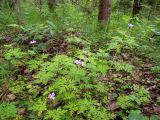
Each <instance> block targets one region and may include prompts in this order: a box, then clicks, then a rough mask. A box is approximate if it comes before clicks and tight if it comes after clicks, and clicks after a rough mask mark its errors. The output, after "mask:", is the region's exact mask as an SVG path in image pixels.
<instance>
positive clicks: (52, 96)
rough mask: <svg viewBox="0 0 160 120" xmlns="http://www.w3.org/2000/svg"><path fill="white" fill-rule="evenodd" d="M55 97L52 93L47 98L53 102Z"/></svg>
mask: <svg viewBox="0 0 160 120" xmlns="http://www.w3.org/2000/svg"><path fill="white" fill-rule="evenodd" d="M55 96H56V95H55V93H54V92H52V93H50V94H49V96H48V98H49V99H51V100H54V99H55Z"/></svg>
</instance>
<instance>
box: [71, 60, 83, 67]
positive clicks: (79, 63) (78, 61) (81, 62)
mask: <svg viewBox="0 0 160 120" xmlns="http://www.w3.org/2000/svg"><path fill="white" fill-rule="evenodd" d="M74 63H75V64H76V65H80V66H82V67H84V66H85V64H84V62H83V61H81V60H75V61H74Z"/></svg>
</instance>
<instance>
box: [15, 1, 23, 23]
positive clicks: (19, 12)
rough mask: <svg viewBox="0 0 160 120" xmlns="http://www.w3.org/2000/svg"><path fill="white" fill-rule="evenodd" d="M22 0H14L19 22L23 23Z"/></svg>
mask: <svg viewBox="0 0 160 120" xmlns="http://www.w3.org/2000/svg"><path fill="white" fill-rule="evenodd" d="M20 1H21V0H14V9H15V14H16V17H17V23H18V24H22V16H21V2H20Z"/></svg>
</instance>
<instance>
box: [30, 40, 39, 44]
mask: <svg viewBox="0 0 160 120" xmlns="http://www.w3.org/2000/svg"><path fill="white" fill-rule="evenodd" d="M36 43H37V41H35V40H32V41H30V42H29V44H30V45H34V44H36Z"/></svg>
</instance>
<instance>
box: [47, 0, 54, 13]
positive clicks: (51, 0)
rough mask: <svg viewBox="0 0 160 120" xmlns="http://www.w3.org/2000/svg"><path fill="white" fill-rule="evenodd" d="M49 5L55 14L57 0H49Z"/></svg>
mask: <svg viewBox="0 0 160 120" xmlns="http://www.w3.org/2000/svg"><path fill="white" fill-rule="evenodd" d="M47 3H48V8H49V10H50V12H53V11H54V8H55V4H56V0H48V1H47Z"/></svg>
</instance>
